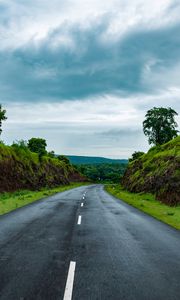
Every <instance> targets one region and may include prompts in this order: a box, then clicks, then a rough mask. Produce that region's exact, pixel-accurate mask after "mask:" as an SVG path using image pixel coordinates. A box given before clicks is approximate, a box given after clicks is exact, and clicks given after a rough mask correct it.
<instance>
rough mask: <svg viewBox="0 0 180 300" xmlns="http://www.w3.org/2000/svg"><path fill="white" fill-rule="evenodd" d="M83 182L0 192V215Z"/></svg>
mask: <svg viewBox="0 0 180 300" xmlns="http://www.w3.org/2000/svg"><path fill="white" fill-rule="evenodd" d="M84 184H85V183H72V184H70V185H66V186H59V187H56V188H54V189H47V188H44V189H42V190H40V191H28V190H22V191H17V192H14V193H2V194H0V215H3V214H5V213H8V212H10V211H12V210H15V209H17V208H19V207H22V206H24V205H27V204H29V203H32V202H34V201H36V200H39V199H42V198H45V197H47V196H51V195H53V194H56V193H59V192H64V191H66V190H69V189H72V188H76V187H79V186H81V185H84Z"/></svg>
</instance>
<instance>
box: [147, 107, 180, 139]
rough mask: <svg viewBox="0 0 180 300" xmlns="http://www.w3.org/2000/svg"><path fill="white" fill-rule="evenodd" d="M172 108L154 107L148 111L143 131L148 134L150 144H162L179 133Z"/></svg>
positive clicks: (175, 114) (175, 113)
mask: <svg viewBox="0 0 180 300" xmlns="http://www.w3.org/2000/svg"><path fill="white" fill-rule="evenodd" d="M177 115H178V114H177V112H176V111H175V110H173V109H172V108H170V107H169V108H164V107H153V108H152V109H150V110H148V111H147V113H146V116H145V117H146V119H145V120H144V122H143V131H144V134H145V135H146V136H148V140H149V144H154V145H162V144H164V143H167V142H168V141H170V140H171V139H173V138H174V137H176V136H177V135H178V130H176V128H177V127H178V125H177V123H176V121H175V116H177Z"/></svg>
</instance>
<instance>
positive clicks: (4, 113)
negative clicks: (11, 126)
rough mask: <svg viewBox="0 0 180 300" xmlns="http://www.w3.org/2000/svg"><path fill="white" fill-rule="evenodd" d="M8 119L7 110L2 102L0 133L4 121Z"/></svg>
mask: <svg viewBox="0 0 180 300" xmlns="http://www.w3.org/2000/svg"><path fill="white" fill-rule="evenodd" d="M5 120H7V117H6V110H5V109H3V108H2V105H1V104H0V134H1V132H2V129H1V127H2V121H5Z"/></svg>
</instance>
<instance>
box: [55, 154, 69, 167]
mask: <svg viewBox="0 0 180 300" xmlns="http://www.w3.org/2000/svg"><path fill="white" fill-rule="evenodd" d="M57 158H58V159H59V160H61V161H63V162H64V163H65V164H66V165H70V164H71V163H70V160H69V159H68V158H67V157H66V156H64V155H58V157H57Z"/></svg>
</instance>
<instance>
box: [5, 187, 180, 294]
mask: <svg viewBox="0 0 180 300" xmlns="http://www.w3.org/2000/svg"><path fill="white" fill-rule="evenodd" d="M83 198H84V199H83ZM81 203H83V204H81ZM82 205H83V206H82ZM78 223H79V225H78ZM70 262H71V264H73V266H72V265H71V267H74V270H75V273H74V272H73V270H72V269H71V267H70V269H71V270H70V269H69V266H70ZM71 271H72V272H71ZM73 275H74V276H73ZM66 284H67V285H66ZM65 286H66V288H67V289H65ZM65 291H66V292H65ZM71 296H72V299H73V300H100V299H102V300H112V299H115V300H123V299H126V300H141V299H142V300H146V299H147V300H161V299H162V300H175V299H178V300H179V299H180V234H179V232H178V231H176V230H174V229H172V228H171V227H169V226H167V225H165V224H163V223H161V222H159V221H157V220H155V219H153V218H151V217H150V216H147V215H146V214H144V213H141V212H140V211H138V210H136V209H134V208H132V207H130V206H128V205H127V204H125V203H123V202H121V201H119V200H116V199H115V198H113V197H111V196H110V195H108V194H107V193H106V192H105V191H104V190H103V187H102V186H101V185H93V186H86V187H85V186H84V187H80V188H77V189H74V190H69V191H67V192H64V193H61V194H57V195H55V196H52V197H49V198H46V199H45V200H41V201H37V202H36V203H34V204H31V205H28V206H26V207H24V208H20V209H18V210H16V211H14V212H11V213H9V214H7V215H4V216H1V217H0V299H1V300H16V299H17V300H29V299H33V300H36V299H42V300H46V299H48V300H56V299H57V300H61V299H62V300H63V299H65V300H68V299H71Z"/></svg>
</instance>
